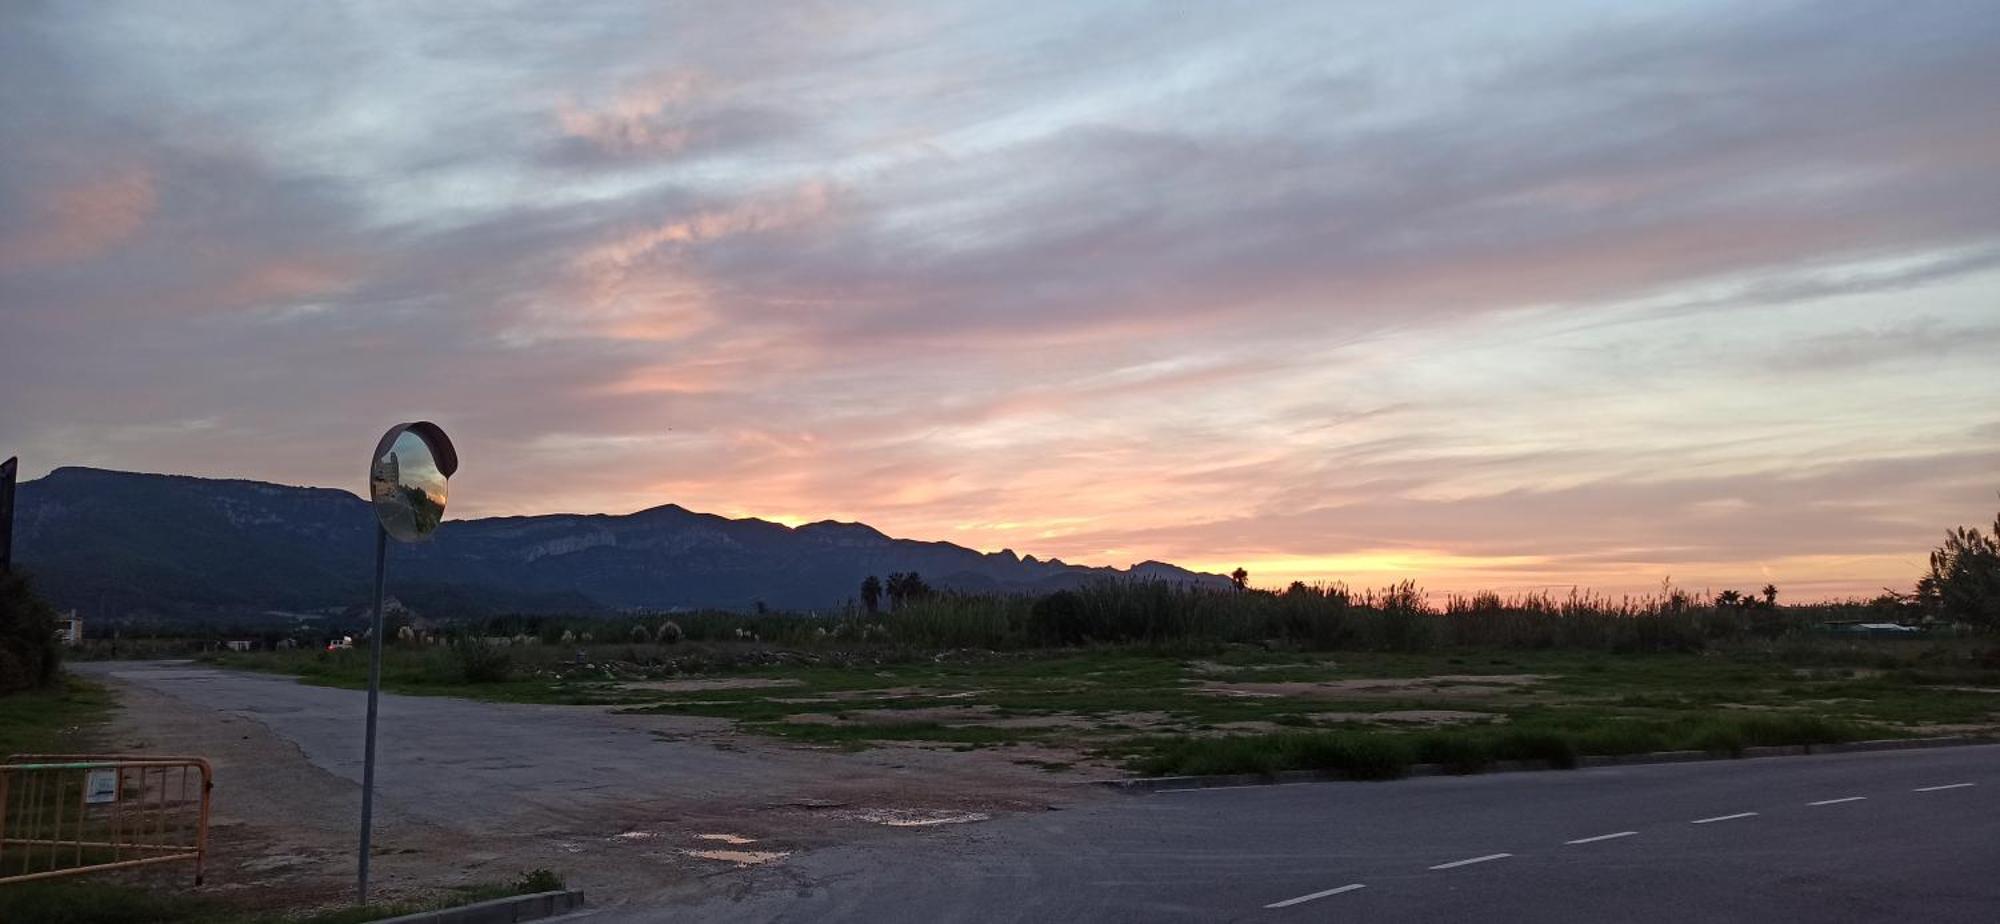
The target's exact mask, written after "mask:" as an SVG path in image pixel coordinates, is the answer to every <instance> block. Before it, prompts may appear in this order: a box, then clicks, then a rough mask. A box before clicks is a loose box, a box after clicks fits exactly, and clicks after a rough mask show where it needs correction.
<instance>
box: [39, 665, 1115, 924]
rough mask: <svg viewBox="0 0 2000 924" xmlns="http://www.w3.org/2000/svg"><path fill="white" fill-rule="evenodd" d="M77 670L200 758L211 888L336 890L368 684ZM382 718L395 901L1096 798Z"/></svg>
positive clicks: (690, 737) (898, 762) (381, 808)
mask: <svg viewBox="0 0 2000 924" xmlns="http://www.w3.org/2000/svg"><path fill="white" fill-rule="evenodd" d="M76 669H77V670H79V671H80V672H82V673H86V674H89V675H92V676H94V677H98V678H100V679H104V680H108V681H110V682H111V683H112V684H113V685H114V688H115V689H116V690H117V691H118V693H119V698H120V702H121V704H122V706H123V708H122V709H121V710H120V711H119V712H118V714H117V716H116V718H115V719H114V720H113V723H112V725H111V727H110V729H109V730H108V733H107V738H108V741H107V743H108V744H109V745H110V746H111V747H112V748H113V749H114V750H117V751H120V752H137V753H145V752H151V753H156V754H164V753H189V754H199V755H203V756H206V757H208V758H209V759H210V760H211V761H212V762H213V763H214V764H215V767H216V797H215V820H214V826H213V841H214V845H215V848H214V849H215V864H214V867H213V869H214V873H213V874H212V875H211V878H210V881H211V882H212V883H215V884H216V885H215V888H216V889H218V890H219V891H223V892H230V891H238V892H242V893H243V894H244V897H245V898H246V899H249V898H253V897H254V898H256V899H258V900H260V901H261V900H263V899H265V898H267V897H268V898H278V899H282V900H283V901H285V902H286V903H287V904H292V903H300V902H304V903H313V902H319V901H326V902H338V901H341V900H343V899H344V898H345V896H346V894H347V891H346V890H347V889H349V888H351V882H352V877H353V869H354V842H355V831H356V824H357V819H358V817H359V813H360V786H359V780H360V777H361V751H362V747H361V739H362V724H363V722H362V716H363V714H364V702H365V700H364V697H363V694H361V693H358V692H355V691H351V690H337V689H331V688H325V687H314V686H307V685H304V684H299V683H296V682H293V681H291V680H288V679H284V678H278V677H270V676H264V675H256V674H245V673H237V672H230V671H220V670H215V669H212V668H208V667H205V666H200V665H193V664H187V663H172V662H126V663H100V664H80V665H76ZM381 716H382V719H381V733H380V740H379V747H380V748H381V754H382V761H381V765H380V767H379V768H378V770H377V791H376V803H375V804H376V816H375V817H376V838H375V842H376V845H377V851H376V857H375V860H374V862H373V864H372V866H373V869H374V878H375V881H376V883H377V884H378V885H379V887H380V890H381V892H382V893H383V894H384V895H389V896H402V897H415V896H418V895H423V894H428V893H433V892H436V891H438V890H440V889H443V888H446V887H449V886H451V885H456V884H472V883H488V882H496V881H503V880H507V879H511V878H513V877H514V876H517V875H519V874H520V873H521V872H523V871H525V870H529V869H534V868H549V869H553V870H556V871H558V872H560V873H562V874H563V875H565V876H566V877H567V878H568V880H569V881H570V882H571V883H572V884H573V885H577V886H580V887H582V888H585V889H587V890H589V891H591V892H592V893H593V894H594V895H595V896H598V897H603V898H607V899H611V900H616V899H617V898H618V897H620V896H629V895H641V894H650V893H656V892H658V891H660V890H662V889H665V888H668V887H671V886H674V885H676V884H679V883H685V882H686V881H688V880H689V879H690V878H694V877H706V876H713V875H717V874H721V875H720V876H719V877H718V879H717V882H716V885H717V886H718V887H723V888H726V887H727V885H728V883H727V879H728V873H729V872H730V871H731V870H734V869H735V868H736V865H737V864H738V863H747V862H760V863H767V864H768V863H778V864H782V863H783V862H785V857H787V856H789V855H792V854H796V853H798V852H800V851H809V850H813V849H817V848H820V847H824V846H828V845H831V844H838V843H849V842H855V841H866V840H871V839H884V838H910V837H920V836H922V832H923V831H926V830H930V829H931V825H932V824H933V823H942V824H959V823H975V822H977V821H978V820H981V819H983V818H986V817H992V816H995V815H999V814H1003V813H1014V812H1023V811H1042V810H1046V809H1048V808H1051V807H1060V806H1061V805H1063V804H1067V803H1072V802H1076V801H1079V800H1082V799H1088V798H1091V797H1092V794H1091V792H1090V791H1089V790H1088V789H1087V788H1084V787H1078V786H1076V785H1074V782H1073V781H1071V780H1067V779H1064V778H1059V777H1053V776H1051V775H1049V774H1046V773H1042V772H1040V771H1036V770H1033V769H1029V768H1025V767H1021V766H1018V765H1015V764H1013V763H1011V762H1010V760H1009V759H1007V758H1006V757H1003V756H999V755H995V754H991V753H985V752H972V753H953V752H946V751H936V750H925V749H918V748H901V747H899V748H882V749H877V750H873V751H868V752H863V753H860V754H846V753H841V752H836V751H830V750H821V749H812V748H804V747H791V746H785V745H782V744H778V743H775V742H772V741H769V740H767V739H762V738H756V737H751V736H743V735H737V734H735V733H733V732H730V731H728V730H727V728H728V726H727V723H725V722H720V721H717V720H713V719H701V718H690V717H676V716H640V715H617V714H613V713H611V712H609V711H608V710H605V709H601V708H596V707H581V706H575V707H572V706H528V705H512V704H495V703H479V702H471V701H466V700H457V699H447V698H433V697H407V696H393V695H392V696H384V697H383V700H382V706H381Z"/></svg>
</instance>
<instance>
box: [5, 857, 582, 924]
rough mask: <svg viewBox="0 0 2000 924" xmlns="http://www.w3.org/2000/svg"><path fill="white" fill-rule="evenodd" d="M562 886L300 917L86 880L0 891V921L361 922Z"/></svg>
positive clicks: (528, 883) (496, 888)
mask: <svg viewBox="0 0 2000 924" xmlns="http://www.w3.org/2000/svg"><path fill="white" fill-rule="evenodd" d="M561 888H563V879H562V877H561V876H559V875H557V874H555V873H554V872H552V871H550V870H546V869H537V870H531V871H529V872H526V873H523V874H522V875H521V877H520V878H518V879H516V880H514V881H513V882H509V883H504V884H503V883H493V884H488V885H472V886H455V887H453V888H452V890H451V893H450V894H448V895H445V896H442V897H440V898H437V899H435V900H432V901H420V902H386V903H377V904H369V905H358V906H351V907H343V908H329V909H325V910H321V911H311V912H304V913H296V912H284V911H271V910H268V909H257V910H251V909H244V908H240V907H235V906H232V905H230V904H228V903H226V902H223V901H221V900H219V899H216V898H209V897H197V896H191V895H186V894H183V893H179V892H170V891H153V890H148V889H143V888H138V887H136V886H130V885H122V884H117V883H109V882H102V881H93V880H88V879H66V880H49V881H42V882H24V883H18V884H15V885H10V886H5V887H0V921H5V922H8V924H13V922H16V921H19V922H23V924H28V922H33V924H365V922H369V921H379V920H382V919H384V918H392V917H397V916H399V915H405V914H415V913H417V912H420V911H435V910H437V909H440V908H453V907H457V906H459V905H469V904H473V903H475V902H483V901H488V900H491V899H495V898H505V897H507V896H510V895H530V894H533V893H536V892H550V891H554V890H557V889H561Z"/></svg>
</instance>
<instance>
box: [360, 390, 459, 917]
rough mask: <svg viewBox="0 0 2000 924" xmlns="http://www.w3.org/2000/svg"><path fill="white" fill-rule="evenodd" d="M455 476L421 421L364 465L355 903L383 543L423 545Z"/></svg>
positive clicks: (395, 431)
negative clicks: (370, 595)
mask: <svg viewBox="0 0 2000 924" xmlns="http://www.w3.org/2000/svg"><path fill="white" fill-rule="evenodd" d="M455 471H458V451H457V450H455V449H453V448H452V446H451V438H450V437H447V436H445V435H444V430H442V429H440V428H439V427H438V425H437V424H434V423H431V422H430V421H427V420H420V421H416V422H415V423H406V424H398V425H396V426H393V427H390V428H389V432H387V433H384V434H382V439H381V441H380V442H378V443H376V444H375V455H374V456H372V457H370V458H369V460H368V498H369V500H370V501H371V502H373V504H374V505H375V520H376V527H375V609H374V612H373V613H372V614H370V616H369V621H368V649H369V650H368V732H367V735H368V743H367V744H366V745H365V746H364V749H363V753H362V758H361V860H360V864H359V866H360V868H359V870H358V875H357V877H356V878H357V880H358V881H357V883H356V886H355V893H356V896H357V898H356V901H357V902H359V903H360V904H364V905H365V904H367V903H368V851H369V847H370V841H371V840H372V835H373V833H374V826H373V822H374V815H375V705H376V700H377V699H378V698H380V695H381V692H382V636H383V635H385V634H387V633H385V632H384V631H383V625H382V623H383V619H382V575H383V567H384V565H385V564H386V563H387V560H388V557H389V540H390V539H392V538H393V539H395V540H396V541H398V542H423V541H425V540H427V539H429V538H430V537H431V532H432V531H434V530H436V529H437V527H438V522H439V521H441V520H443V519H444V504H445V500H446V491H445V479H447V478H450V477H451V473H452V472H455Z"/></svg>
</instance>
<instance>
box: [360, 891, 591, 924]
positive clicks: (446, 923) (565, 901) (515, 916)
mask: <svg viewBox="0 0 2000 924" xmlns="http://www.w3.org/2000/svg"><path fill="white" fill-rule="evenodd" d="M582 908H583V890H582V889H564V890H561V891H556V892H536V893H534V894H532V895H510V896H508V897H506V898H496V899H493V900H491V901H483V902H476V903H474V904H470V905H460V906H458V907H456V908H440V909H438V910H436V911H419V912H417V913H416V914H406V915H403V916H402V917H400V918H383V919H382V920H380V921H376V922H375V924H514V922H516V921H539V920H541V919H542V918H549V917H555V916H556V915H559V914H568V913H570V912H572V911H578V910H581V909H582Z"/></svg>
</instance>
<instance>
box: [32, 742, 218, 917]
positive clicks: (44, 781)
mask: <svg viewBox="0 0 2000 924" xmlns="http://www.w3.org/2000/svg"><path fill="white" fill-rule="evenodd" d="M214 786H215V774H214V771H213V770H212V769H211V768H210V767H209V764H208V761H206V760H203V759H201V758H199V757H151V756H148V757H131V756H120V755H113V754H17V755H15V756H13V757H10V758H8V759H7V761H6V762H5V763H0V884H5V883H9V882H23V881H26V880H30V879H48V878H51V877H55V876H72V875H77V874H80V873H91V872H97V871H100V870H109V869H125V868H130V867H135V866H148V865H152V864H157V863H179V862H192V863H193V864H194V881H195V884H196V885H200V884H201V880H202V865H203V862H204V861H205V860H206V859H207V855H208V813H209V796H210V793H211V791H212V790H213V789H214Z"/></svg>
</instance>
